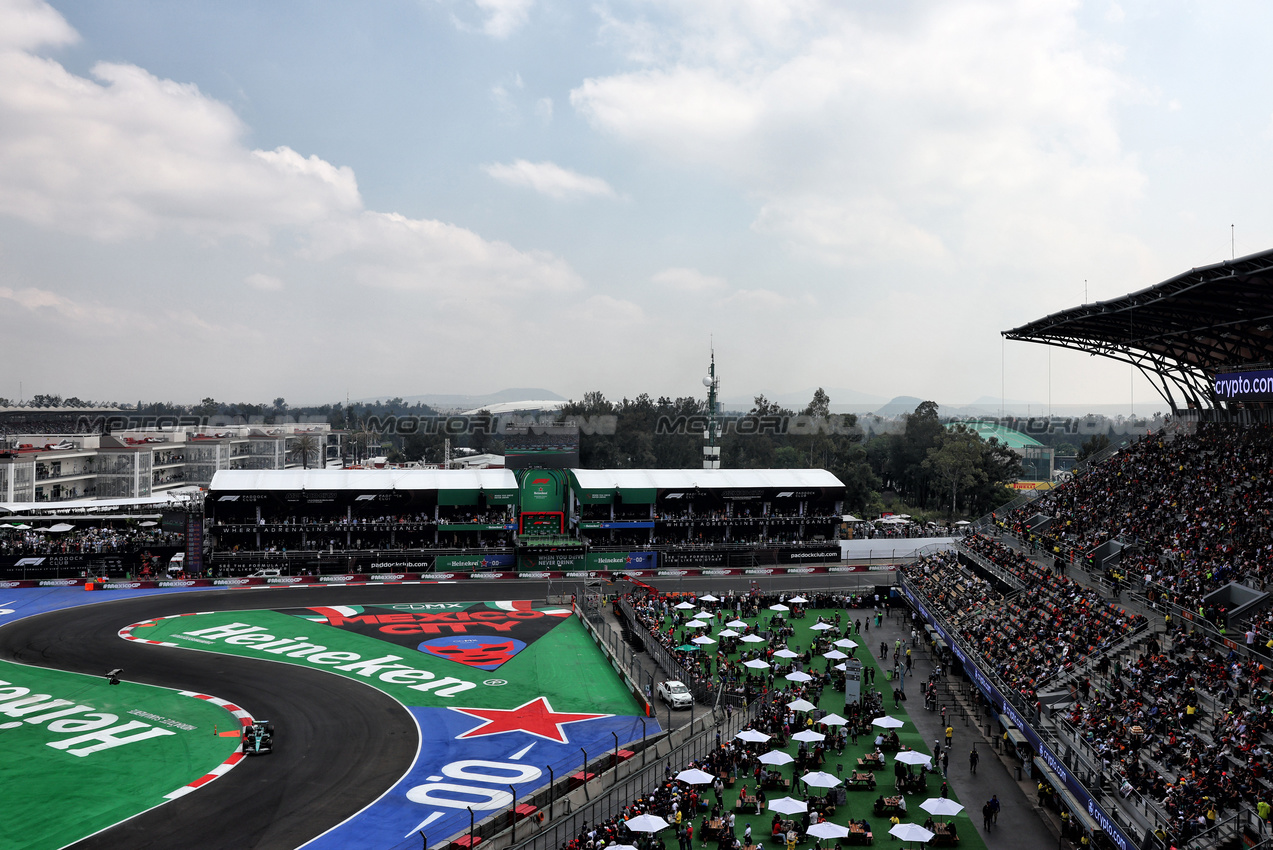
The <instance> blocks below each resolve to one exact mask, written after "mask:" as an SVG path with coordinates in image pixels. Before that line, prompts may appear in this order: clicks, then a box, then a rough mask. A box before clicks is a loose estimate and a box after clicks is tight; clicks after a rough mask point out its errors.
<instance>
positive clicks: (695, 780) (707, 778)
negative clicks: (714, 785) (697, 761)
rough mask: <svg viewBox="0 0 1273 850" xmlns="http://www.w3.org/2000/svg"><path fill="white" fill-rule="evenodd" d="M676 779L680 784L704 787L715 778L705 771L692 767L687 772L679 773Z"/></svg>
mask: <svg viewBox="0 0 1273 850" xmlns="http://www.w3.org/2000/svg"><path fill="white" fill-rule="evenodd" d="M676 778H677V779H679V780H681V781H682V782H688V783H689V784H690V785H706V784H707V783H709V782H711V781H712V780H713V779H715V777H714V776H712V775H711V774H710V773H708V772H707V771H705V770H699V769H698V768H696V767H692V768H690V769H689V770H682V771H681V772H680V773H678V774H676Z"/></svg>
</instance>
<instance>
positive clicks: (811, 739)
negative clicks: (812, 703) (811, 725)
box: [791, 729, 827, 744]
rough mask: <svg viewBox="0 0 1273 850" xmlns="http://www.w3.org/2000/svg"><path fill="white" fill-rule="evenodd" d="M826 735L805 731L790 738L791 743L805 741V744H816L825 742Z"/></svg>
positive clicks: (809, 730) (810, 730)
mask: <svg viewBox="0 0 1273 850" xmlns="http://www.w3.org/2000/svg"><path fill="white" fill-rule="evenodd" d="M826 738H827V736H826V735H823V734H822V733H821V732H814V731H813V730H812V729H805V730H804V731H802V732H797V733H796V734H794V735H792V736H791V739H792V740H793V741H805V742H806V743H810V744H816V743H817V742H818V741H825V740H826Z"/></svg>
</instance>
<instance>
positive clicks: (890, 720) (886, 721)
mask: <svg viewBox="0 0 1273 850" xmlns="http://www.w3.org/2000/svg"><path fill="white" fill-rule="evenodd" d="M871 725H872V726H878V727H880V728H881V729H901V728H902V727H903V726H905V725H906V723H905V721H902V720H898V719H897V718H896V717H889V716H888V715H887V714H886V715H884V716H883V717H877V718H875V719H874V720H872V721H871Z"/></svg>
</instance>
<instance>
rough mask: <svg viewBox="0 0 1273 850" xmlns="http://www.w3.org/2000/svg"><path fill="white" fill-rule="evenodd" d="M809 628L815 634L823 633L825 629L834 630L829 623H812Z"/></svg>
mask: <svg viewBox="0 0 1273 850" xmlns="http://www.w3.org/2000/svg"><path fill="white" fill-rule="evenodd" d="M809 628H810V629H811V630H812V631H815V632H825V631H826V630H827V629H834V628H835V626H833V625H831V624H830V623H814V624H813V625H812V626H810V627H809Z"/></svg>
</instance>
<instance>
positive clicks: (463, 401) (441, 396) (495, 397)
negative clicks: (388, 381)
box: [358, 387, 569, 411]
mask: <svg viewBox="0 0 1273 850" xmlns="http://www.w3.org/2000/svg"><path fill="white" fill-rule="evenodd" d="M390 398H394V396H378V397H377V398H360V399H358V401H361V402H375V401H388V400H389V399H390ZM402 400H403V401H405V402H406V403H407V404H416V403H417V402H419V403H420V404H427V405H428V406H429V407H432V408H433V409H434V410H437V411H448V410H472V409H474V408H479V407H486V406H487V405H491V404H503V403H506V402H517V401H568V400H569V399H567V398H565V397H564V396H560V395H558V394H557V393H555V392H553V391H552V390H544V389H533V388H532V389H527V388H521V387H514V388H512V389H507V390H500V391H499V392H494V393H486V394H485V395H448V394H445V393H428V394H425V395H409V396H403V397H402Z"/></svg>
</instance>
